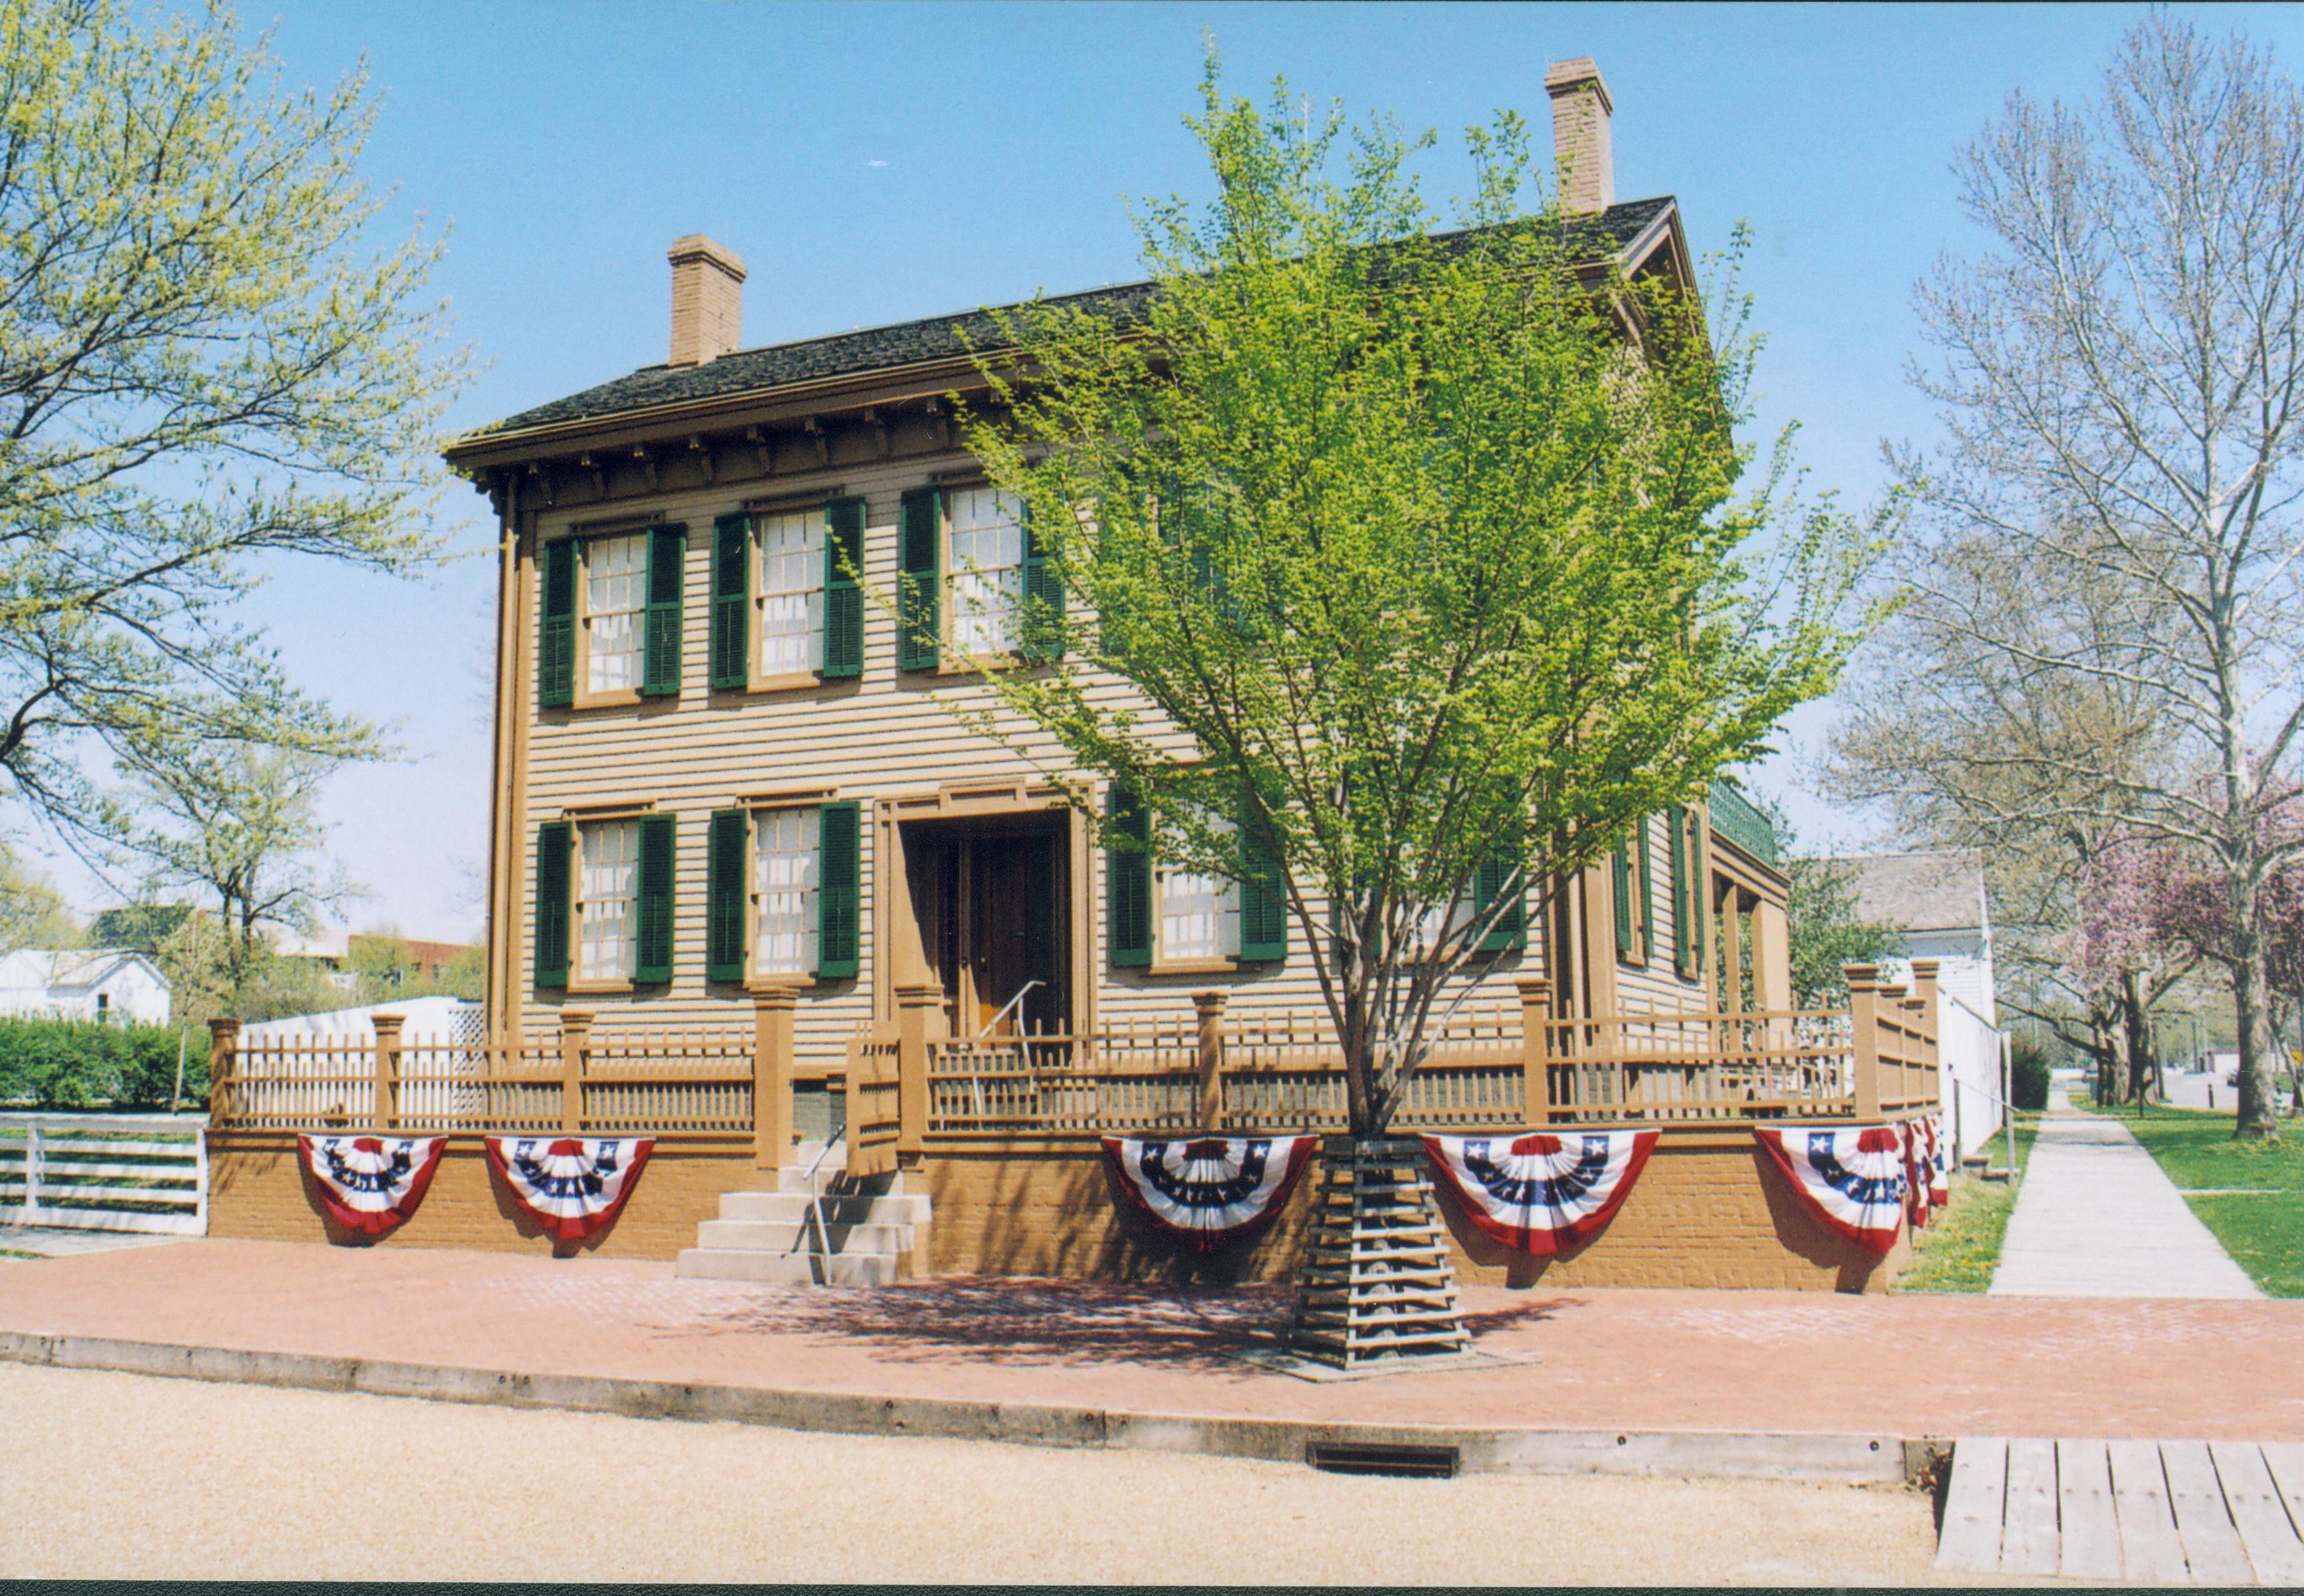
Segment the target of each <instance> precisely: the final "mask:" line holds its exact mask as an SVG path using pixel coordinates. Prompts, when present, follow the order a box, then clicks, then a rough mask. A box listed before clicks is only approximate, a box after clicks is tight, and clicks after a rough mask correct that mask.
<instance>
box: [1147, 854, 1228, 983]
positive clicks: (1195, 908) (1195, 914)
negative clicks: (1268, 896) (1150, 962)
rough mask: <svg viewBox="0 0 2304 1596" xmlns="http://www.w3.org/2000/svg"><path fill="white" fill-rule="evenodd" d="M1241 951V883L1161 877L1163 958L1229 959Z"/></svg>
mask: <svg viewBox="0 0 2304 1596" xmlns="http://www.w3.org/2000/svg"><path fill="white" fill-rule="evenodd" d="M1239 951H1240V883H1239V882H1237V881H1234V880H1232V879H1228V878H1226V877H1224V876H1196V875H1192V874H1190V873H1189V872H1187V871H1184V870H1167V871H1165V872H1163V874H1162V876H1161V878H1160V957H1161V960H1162V961H1163V962H1164V963H1165V962H1168V961H1172V960H1183V959H1222V958H1229V957H1231V956H1232V955H1234V954H1237V953H1238V952H1239Z"/></svg>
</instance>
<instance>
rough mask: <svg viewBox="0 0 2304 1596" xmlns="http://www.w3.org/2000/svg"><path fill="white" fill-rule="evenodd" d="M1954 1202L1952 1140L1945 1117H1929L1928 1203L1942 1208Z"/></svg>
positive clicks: (1932, 1115) (1937, 1115)
mask: <svg viewBox="0 0 2304 1596" xmlns="http://www.w3.org/2000/svg"><path fill="white" fill-rule="evenodd" d="M1950 1201H1952V1139H1951V1137H1950V1136H1949V1135H1947V1134H1946V1133H1945V1131H1944V1116H1943V1115H1941V1114H1931V1115H1929V1116H1928V1203H1929V1206H1930V1207H1932V1208H1942V1207H1944V1205H1945V1204H1946V1203H1948V1202H1950Z"/></svg>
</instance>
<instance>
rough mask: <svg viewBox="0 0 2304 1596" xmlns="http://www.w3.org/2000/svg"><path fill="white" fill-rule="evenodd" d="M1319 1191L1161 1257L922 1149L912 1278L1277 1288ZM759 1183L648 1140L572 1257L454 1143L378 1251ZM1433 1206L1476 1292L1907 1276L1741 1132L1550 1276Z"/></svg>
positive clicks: (287, 1142) (656, 1220)
mask: <svg viewBox="0 0 2304 1596" xmlns="http://www.w3.org/2000/svg"><path fill="white" fill-rule="evenodd" d="M209 1167H210V1176H209V1181H210V1190H209V1200H208V1216H209V1218H208V1233H209V1234H210V1235H217V1236H229V1237H238V1238H245V1239H250V1240H263V1241H319V1240H322V1239H326V1240H329V1241H333V1242H337V1243H346V1242H353V1243H363V1244H364V1243H366V1241H367V1238H365V1237H359V1236H352V1235H346V1234H344V1233H343V1232H341V1231H339V1230H338V1228H337V1227H335V1225H334V1224H332V1223H331V1222H330V1221H329V1220H328V1219H327V1218H326V1215H325V1213H324V1211H323V1210H322V1209H321V1206H320V1202H319V1199H318V1196H317V1195H316V1194H315V1193H314V1192H313V1191H312V1190H311V1189H310V1187H311V1183H310V1181H309V1178H308V1177H307V1176H305V1175H304V1173H303V1170H302V1168H301V1166H300V1164H299V1162H298V1160H297V1158H296V1143H295V1138H294V1137H293V1136H287V1135H279V1134H274V1133H240V1132H225V1133H215V1134H212V1135H211V1136H210V1138H209ZM907 1178H908V1180H909V1181H911V1182H912V1183H914V1184H915V1189H919V1190H924V1191H926V1192H928V1193H929V1195H930V1196H932V1197H933V1198H934V1199H935V1202H936V1219H935V1223H934V1226H933V1227H932V1228H931V1230H930V1232H929V1245H930V1249H931V1251H930V1256H929V1259H928V1268H929V1269H932V1270H933V1271H935V1272H936V1273H939V1274H986V1275H1041V1276H1059V1277H1075V1278H1105V1279H1128V1280H1184V1279H1199V1280H1207V1281H1210V1282H1216V1281H1232V1280H1272V1281H1276V1280H1285V1279H1287V1278H1289V1277H1290V1276H1291V1274H1292V1271H1293V1269H1294V1268H1295V1264H1296V1257H1297V1252H1298V1249H1299V1247H1300V1245H1301V1243H1302V1238H1303V1231H1304V1225H1305V1220H1306V1216H1307V1215H1308V1213H1309V1210H1310V1206H1311V1201H1312V1193H1313V1186H1314V1183H1315V1180H1316V1179H1317V1170H1315V1171H1312V1172H1310V1173H1308V1175H1307V1176H1306V1178H1305V1180H1304V1182H1303V1184H1301V1185H1300V1187H1299V1188H1298V1190H1297V1192H1296V1194H1295V1195H1294V1196H1293V1197H1292V1199H1291V1200H1290V1201H1289V1204H1288V1208H1287V1210H1285V1211H1284V1212H1283V1214H1282V1215H1281V1216H1280V1218H1278V1219H1277V1220H1275V1222H1274V1224H1273V1225H1272V1227H1270V1228H1269V1229H1268V1230H1267V1231H1266V1232H1265V1234H1264V1235H1261V1236H1259V1237H1257V1238H1254V1239H1252V1240H1250V1241H1248V1242H1246V1243H1243V1244H1240V1245H1238V1246H1235V1247H1232V1248H1228V1249H1226V1250H1225V1251H1224V1252H1217V1253H1214V1254H1209V1255H1201V1254H1198V1253H1190V1252H1184V1251H1182V1250H1180V1249H1178V1248H1176V1247H1175V1246H1173V1244H1170V1243H1168V1242H1167V1241H1166V1240H1165V1239H1164V1238H1162V1237H1161V1236H1159V1235H1156V1234H1155V1233H1153V1232H1152V1231H1151V1230H1150V1229H1149V1227H1148V1226H1147V1225H1146V1224H1145V1223H1144V1221H1143V1220H1142V1219H1141V1218H1139V1217H1138V1216H1137V1215H1136V1214H1135V1213H1134V1212H1133V1211H1132V1210H1126V1209H1124V1208H1123V1207H1122V1205H1121V1204H1120V1203H1119V1202H1118V1201H1116V1199H1115V1197H1114V1193H1113V1192H1112V1190H1111V1188H1110V1184H1109V1178H1108V1176H1106V1174H1105V1165H1104V1159H1103V1156H1102V1154H1101V1153H1100V1152H1099V1151H1098V1150H1097V1148H1096V1146H1095V1144H1094V1143H1092V1142H1089V1143H1079V1142H1055V1143H1045V1144H1038V1145H1029V1146H1020V1145H1019V1144H1017V1143H1013V1142H985V1143H981V1144H976V1145H963V1146H953V1147H939V1148H937V1149H936V1151H935V1152H933V1153H932V1154H931V1155H930V1156H929V1157H928V1159H926V1160H925V1161H924V1162H923V1163H922V1164H921V1165H920V1167H919V1169H918V1170H917V1171H915V1172H914V1173H913V1174H912V1175H911V1176H908V1177H907ZM766 1185H767V1177H766V1176H765V1175H764V1174H763V1172H762V1171H760V1170H759V1169H758V1168H756V1167H754V1164H753V1160H752V1157H751V1151H750V1148H749V1147H732V1146H731V1145H730V1144H728V1143H725V1142H707V1143H686V1144H683V1143H682V1142H680V1141H678V1140H677V1139H673V1138H663V1139H659V1141H658V1142H657V1143H656V1150H655V1152H654V1153H653V1154H652V1155H650V1157H649V1159H648V1167H647V1168H646V1169H645V1170H643V1171H642V1172H641V1176H640V1184H639V1185H638V1186H637V1187H636V1188H635V1189H634V1191H633V1193H632V1195H631V1200H630V1201H628V1202H627V1203H626V1205H625V1208H624V1211H623V1213H622V1214H621V1215H620V1216H618V1218H617V1221H616V1223H615V1224H614V1225H613V1226H612V1227H609V1229H608V1230H607V1231H606V1233H605V1234H604V1235H598V1236H595V1237H593V1238H592V1239H591V1240H590V1241H589V1242H587V1243H584V1244H581V1245H580V1246H579V1245H571V1244H558V1243H555V1241H554V1240H553V1238H551V1237H550V1236H547V1235H543V1234H541V1233H540V1232H539V1231H538V1229H537V1227H535V1225H534V1224H533V1223H532V1222H531V1221H529V1220H528V1219H527V1218H526V1217H525V1216H524V1215H522V1214H521V1212H520V1210H519V1209H518V1208H517V1207H516V1206H515V1205H514V1204H513V1202H512V1198H511V1196H510V1194H509V1193H507V1192H506V1191H504V1188H503V1185H502V1184H501V1183H500V1182H499V1181H497V1180H496V1176H495V1175H494V1174H493V1172H492V1171H491V1170H490V1169H489V1167H488V1165H487V1159H486V1158H485V1157H484V1156H483V1154H482V1153H481V1150H480V1140H479V1137H478V1136H453V1137H451V1138H450V1139H449V1142H448V1149H447V1151H446V1152H445V1153H444V1154H443V1155H442V1157H441V1160H440V1167H439V1168H438V1170H437V1171H436V1173H435V1174H434V1176H433V1180H432V1187H431V1190H430V1191H429V1192H428V1193H426V1196H425V1199H424V1202H423V1206H422V1207H420V1208H419V1209H418V1210H417V1212H416V1217H415V1218H412V1219H411V1220H409V1221H408V1223H406V1224H405V1225H402V1227H400V1228H399V1229H397V1230H395V1231H394V1232H392V1233H391V1234H390V1235H387V1236H385V1237H384V1238H383V1239H382V1241H381V1243H380V1244H381V1245H385V1246H413V1247H467V1248H477V1249H481V1250H484V1251H489V1252H539V1253H540V1252H554V1251H555V1250H557V1251H559V1252H563V1253H572V1252H583V1253H592V1252H597V1253H598V1254H599V1255H601V1256H602V1257H606V1258H631V1259H657V1260H669V1259H671V1258H672V1257H673V1256H674V1255H675V1254H677V1253H678V1252H680V1251H681V1250H682V1248H684V1247H692V1246H694V1245H695V1244H696V1227H697V1226H698V1224H699V1223H700V1222H701V1221H703V1220H705V1219H708V1218H716V1217H717V1216H718V1214H719V1207H720V1196H721V1194H722V1193H724V1192H741V1191H748V1190H758V1189H761V1188H763V1187H764V1186H766ZM1440 1206H1441V1211H1442V1213H1443V1215H1444V1217H1445V1218H1446V1219H1447V1221H1448V1225H1449V1228H1450V1231H1451V1232H1452V1234H1453V1238H1454V1246H1453V1253H1454V1256H1455V1261H1456V1268H1457V1270H1458V1273H1459V1275H1460V1276H1461V1278H1463V1279H1465V1280H1468V1281H1478V1282H1480V1283H1482V1284H1485V1285H1491V1286H1534V1285H1537V1284H1538V1283H1539V1282H1541V1283H1542V1284H1544V1285H1546V1286H1717V1287H1725V1288H1730V1289H1745V1290H1749V1289H1763V1288H1765V1289H1775V1290H1799V1291H1882V1290H1885V1289H1886V1288H1887V1287H1888V1286H1890V1285H1891V1284H1893V1282H1894V1281H1895V1279H1896V1278H1898V1277H1899V1276H1901V1275H1902V1273H1903V1271H1904V1269H1905V1268H1906V1267H1907V1266H1908V1265H1909V1264H1910V1259H1911V1251H1910V1243H1909V1241H1908V1240H1907V1239H1904V1238H1900V1239H1899V1240H1898V1242H1897V1244H1896V1250H1895V1251H1894V1252H1892V1253H1890V1254H1889V1255H1888V1256H1887V1257H1886V1258H1885V1259H1883V1258H1877V1257H1875V1256H1874V1255H1873V1254H1871V1253H1869V1252H1865V1251H1864V1250H1863V1249H1862V1248H1860V1247H1858V1246H1857V1245H1855V1244H1853V1243H1851V1242H1850V1241H1847V1240H1846V1239H1844V1238H1843V1237H1842V1236H1840V1235H1836V1234H1835V1233H1834V1232H1833V1231H1831V1230H1829V1229H1827V1228H1826V1227H1825V1226H1824V1225H1823V1224H1821V1223H1820V1222H1818V1221H1817V1219H1816V1218H1814V1217H1813V1216H1812V1215H1811V1214H1809V1213H1808V1210H1807V1209H1806V1208H1805V1207H1803V1206H1802V1205H1801V1203H1800V1200H1799V1199H1798V1198H1797V1197H1796V1196H1795V1195H1794V1194H1793V1193H1792V1190H1791V1189H1790V1186H1789V1184H1788V1183H1787V1182H1786V1180H1785V1178H1784V1176H1783V1174H1782V1173H1781V1172H1780V1171H1778V1170H1777V1169H1776V1168H1775V1167H1774V1166H1773V1165H1772V1164H1770V1163H1769V1162H1768V1161H1767V1159H1766V1155H1765V1154H1763V1153H1762V1152H1761V1151H1760V1150H1759V1148H1758V1146H1756V1145H1755V1144H1754V1142H1753V1141H1752V1137H1751V1134H1750V1133H1749V1132H1747V1131H1742V1130H1733V1131H1723V1130H1719V1129H1715V1128H1707V1129H1703V1130H1694V1129H1691V1130H1687V1131H1675V1130H1672V1129H1666V1130H1665V1131H1664V1134H1663V1137H1662V1139H1661V1140H1660V1141H1659V1142H1658V1143H1657V1145H1656V1151H1655V1153H1654V1154H1653V1155H1652V1156H1651V1157H1650V1158H1649V1159H1648V1167H1646V1168H1645V1169H1644V1170H1643V1171H1642V1172H1641V1174H1640V1178H1639V1182H1638V1184H1635V1185H1634V1186H1633V1188H1632V1190H1631V1194H1630V1195H1629V1196H1627V1197H1626V1198H1625V1200H1624V1205H1623V1207H1622V1209H1620V1210H1617V1213H1616V1215H1615V1217H1614V1218H1613V1219H1612V1220H1611V1221H1610V1222H1609V1224H1608V1227H1607V1228H1606V1229H1605V1230H1604V1231H1602V1232H1601V1233H1600V1235H1598V1236H1597V1238H1595V1239H1594V1240H1593V1241H1592V1242H1591V1243H1590V1244H1588V1245H1586V1246H1584V1247H1582V1248H1580V1249H1578V1250H1577V1251H1575V1252H1570V1253H1564V1254H1562V1255H1560V1256H1558V1257H1554V1258H1549V1259H1538V1258H1530V1257H1528V1256H1527V1255H1525V1254H1523V1253H1519V1252H1513V1251H1512V1250H1511V1249H1509V1248H1506V1247H1504V1246H1501V1245H1499V1244H1496V1243H1495V1242H1493V1241H1490V1240H1489V1239H1488V1238H1487V1236H1484V1235H1481V1234H1480V1233H1479V1232H1478V1231H1477V1230H1475V1229H1474V1228H1473V1227H1471V1225H1470V1223H1469V1222H1468V1221H1466V1220H1465V1218H1463V1216H1462V1214H1461V1213H1460V1212H1458V1211H1457V1210H1456V1209H1455V1207H1454V1205H1453V1202H1452V1201H1450V1199H1449V1198H1448V1197H1447V1196H1446V1194H1445V1193H1443V1194H1442V1195H1441V1198H1440Z"/></svg>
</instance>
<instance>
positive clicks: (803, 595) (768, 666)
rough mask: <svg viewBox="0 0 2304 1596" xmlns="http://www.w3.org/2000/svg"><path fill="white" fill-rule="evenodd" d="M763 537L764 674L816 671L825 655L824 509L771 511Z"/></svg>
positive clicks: (761, 521) (762, 522)
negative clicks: (795, 511)
mask: <svg viewBox="0 0 2304 1596" xmlns="http://www.w3.org/2000/svg"><path fill="white" fill-rule="evenodd" d="M754 524H755V525H756V526H757V527H758V535H759V539H760V674H761V675H764V676H786V675H797V674H799V673H800V672H802V671H812V670H814V669H815V668H816V666H817V661H818V660H819V659H821V658H823V655H824V512H823V511H821V510H808V511H803V512H799V513H796V514H790V515H766V516H761V517H759V518H758V520H757V521H756V522H755V523H754Z"/></svg>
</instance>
